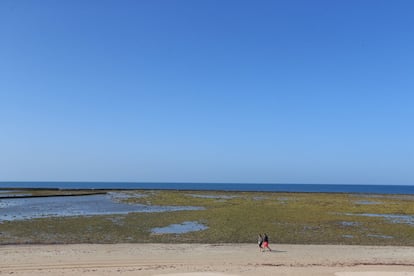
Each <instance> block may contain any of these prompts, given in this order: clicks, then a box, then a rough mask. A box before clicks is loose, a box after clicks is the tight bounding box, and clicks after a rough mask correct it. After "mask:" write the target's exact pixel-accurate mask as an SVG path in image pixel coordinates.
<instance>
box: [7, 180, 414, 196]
mask: <svg viewBox="0 0 414 276" xmlns="http://www.w3.org/2000/svg"><path fill="white" fill-rule="evenodd" d="M0 188H3V189H6V188H56V189H149V190H151V189H156V190H200V191H207V190H210V191H257V192H316V193H364V194H414V186H413V185H340V184H254V183H250V184H249V183H243V184H237V183H155V182H154V183H144V182H0Z"/></svg>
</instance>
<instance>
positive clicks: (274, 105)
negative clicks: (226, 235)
mask: <svg viewBox="0 0 414 276" xmlns="http://www.w3.org/2000/svg"><path fill="white" fill-rule="evenodd" d="M413 10H414V3H413V2H412V1H408V0H407V1H403V0H399V1H378V0H375V1H374V0H371V1H369V0H367V1H212V0H208V1H207V0H206V1H173V0H169V1H167V0H165V1H158V0H156V1H153V0H151V1H83V0H82V1H80V0H78V1H74V0H72V1H7V0H4V1H1V2H0V42H1V43H0V180H2V181H30V180H32V181H35V180H37V181H59V180H60V181H167V182H180V181H184V182H259V183H331V184H336V183H347V184H411V185H414V127H413V122H414V78H413V76H414V36H413V31H414V17H413V16H412V11H413Z"/></svg>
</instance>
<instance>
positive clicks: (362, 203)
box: [354, 200, 382, 205]
mask: <svg viewBox="0 0 414 276" xmlns="http://www.w3.org/2000/svg"><path fill="white" fill-rule="evenodd" d="M354 203H355V204H358V205H377V204H382V203H381V202H377V201H369V200H360V201H355V202H354Z"/></svg>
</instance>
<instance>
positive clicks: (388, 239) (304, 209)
mask: <svg viewBox="0 0 414 276" xmlns="http://www.w3.org/2000/svg"><path fill="white" fill-rule="evenodd" d="M7 192H8V193H10V191H7ZM12 193H13V197H14V198H0V216H4V215H8V214H7V212H9V213H10V212H11V210H13V206H9V205H8V202H12V201H11V200H23V198H22V199H16V198H17V197H18V195H19V194H21V195H25V196H27V195H31V196H36V200H37V203H39V201H40V202H42V198H41V197H42V196H47V197H45V198H44V199H46V198H49V197H53V200H54V201H57V202H59V201H60V200H62V201H64V202H65V205H64V206H65V207H63V208H64V209H65V210H63V211H64V213H65V215H64V216H60V215H59V214H57V215H56V214H55V213H54V212H51V213H53V214H55V215H45V216H37V217H34V218H24V217H23V218H19V219H12V220H2V221H1V222H0V244H51V243H62V244H65V243H126V242H128V243H129V242H132V243H158V242H161V243H255V242H256V238H257V235H258V234H259V233H267V234H268V235H269V237H270V242H271V244H272V243H289V244H349V245H398V246H414V225H413V223H412V221H414V196H412V195H367V194H345V193H337V194H336V193H279V192H233V191H232V192H225V191H175V190H100V191H90V190H74V191H68V190H63V191H62V190H18V191H16V190H13V191H12ZM97 193H98V194H99V195H100V196H99V197H109V198H110V199H111V204H116V203H118V204H121V205H123V206H128V208H126V209H125V211H124V209H122V210H123V211H122V212H118V213H116V212H115V213H114V212H112V213H111V212H105V213H102V214H99V213H94V214H84V213H82V212H78V213H76V214H72V215H71V214H70V213H69V215H68V210H70V208H72V207H73V206H70V202H71V201H70V200H68V196H70V195H72V194H73V195H75V194H77V195H82V200H81V201H79V200H78V201H76V202H77V203H76V204H77V206H76V209H77V210H82V205H79V204H81V203H79V202H83V201H85V202H88V200H87V199H88V197H91V199H92V198H94V199H97V198H99V197H98V196H97ZM5 194H6V193H2V195H3V196H4V195H5ZM87 194H90V195H87ZM61 195H64V197H62V196H61ZM39 196H40V197H39ZM55 196H56V197H55ZM73 198H76V196H74V197H73ZM281 199H283V200H281ZM24 200H26V201H27V200H29V202H30V200H31V198H30V197H28V198H27V197H26V198H25V199H24ZM48 200H49V201H50V199H48ZM48 200H44V202H45V203H47V201H48ZM105 200H108V198H106V199H105ZM68 202H69V203H68ZM91 202H92V201H91ZM371 202H373V203H372V204H371ZM68 204H69V205H68ZM5 206H8V207H7V208H9V209H6V207H5ZM36 206H37V208H40V207H39V205H36ZM136 206H144V207H145V208H144V209H145V210H147V211H146V212H140V211H139V210H138V209H134V208H135V207H136ZM151 207H157V208H158V209H157V210H158V212H156V211H154V212H152V211H148V210H151ZM20 208H22V207H20ZM79 208H80V209H79ZM101 208H104V206H103V207H100V209H101ZM46 209H48V208H47V205H46ZM49 210H50V208H49ZM366 214H375V215H366ZM396 217H397V218H404V219H398V220H394V219H390V218H396ZM189 222H191V223H189ZM171 225H173V226H176V225H180V226H183V227H184V229H183V228H182V227H181V228H180V229H179V230H178V231H176V232H174V231H165V233H164V232H162V231H161V233H160V232H157V233H156V234H154V231H153V229H165V227H167V228H168V227H169V226H171ZM187 225H188V226H189V229H185V227H186V226H187ZM194 225H202V226H203V227H193V226H194ZM190 226H191V227H190ZM172 229H174V227H173V228H172Z"/></svg>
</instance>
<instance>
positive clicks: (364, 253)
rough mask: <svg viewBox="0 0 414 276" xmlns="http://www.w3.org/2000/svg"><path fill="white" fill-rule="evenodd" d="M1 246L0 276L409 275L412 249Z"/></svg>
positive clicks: (412, 273)
mask: <svg viewBox="0 0 414 276" xmlns="http://www.w3.org/2000/svg"><path fill="white" fill-rule="evenodd" d="M271 248H272V249H273V250H272V252H260V250H259V248H258V247H257V245H255V244H153V243H151V244H142V243H140V244H132V243H131V244H70V245H64V244H57V245H3V246H1V247H0V256H1V263H0V275H170V276H173V275H200V276H201V275H203V276H208V275H211V276H213V275H335V276H368V275H380V276H388V275H390V276H391V275H397V276H399V275H409V276H414V248H413V247H401V246H354V245H289V244H282V245H279V244H271Z"/></svg>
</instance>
